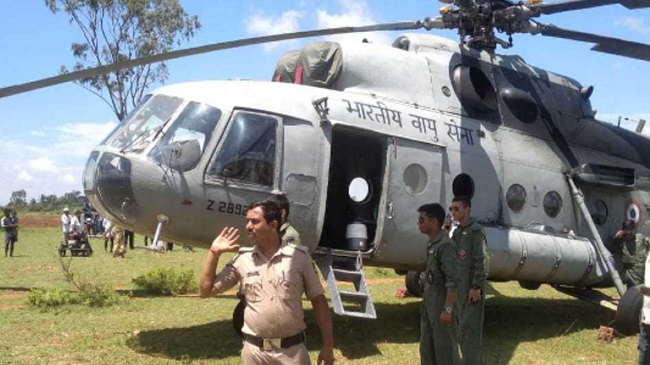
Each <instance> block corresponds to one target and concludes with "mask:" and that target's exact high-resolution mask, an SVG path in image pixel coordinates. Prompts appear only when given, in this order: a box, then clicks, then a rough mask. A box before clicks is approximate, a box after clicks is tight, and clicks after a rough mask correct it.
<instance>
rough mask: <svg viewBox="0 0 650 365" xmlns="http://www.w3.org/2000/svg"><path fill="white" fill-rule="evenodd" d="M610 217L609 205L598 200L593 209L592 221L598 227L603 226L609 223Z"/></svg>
mask: <svg viewBox="0 0 650 365" xmlns="http://www.w3.org/2000/svg"><path fill="white" fill-rule="evenodd" d="M608 216H609V209H608V208H607V204H606V203H605V202H604V201H602V200H601V199H598V200H596V201H595V202H594V204H593V206H592V209H591V219H592V220H593V221H594V223H596V224H597V225H599V226H602V225H603V224H605V222H607V217H608Z"/></svg>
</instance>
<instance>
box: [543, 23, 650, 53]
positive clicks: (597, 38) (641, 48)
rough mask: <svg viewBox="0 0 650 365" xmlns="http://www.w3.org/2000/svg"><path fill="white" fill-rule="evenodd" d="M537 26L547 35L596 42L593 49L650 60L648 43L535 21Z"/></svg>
mask: <svg viewBox="0 0 650 365" xmlns="http://www.w3.org/2000/svg"><path fill="white" fill-rule="evenodd" d="M537 26H538V27H539V29H540V30H539V33H540V34H542V35H545V36H548V37H556V38H564V39H571V40H574V41H582V42H589V43H596V45H595V46H593V47H592V48H591V49H592V50H593V51H598V52H603V53H610V54H615V55H619V56H623V57H630V58H636V59H637V60H643V61H650V45H648V44H644V43H637V42H631V41H626V40H624V39H619V38H611V37H605V36H601V35H597V34H592V33H584V32H577V31H574V30H568V29H563V28H559V27H556V26H554V25H552V24H548V25H543V24H539V23H537Z"/></svg>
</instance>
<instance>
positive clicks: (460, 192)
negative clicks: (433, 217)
mask: <svg viewBox="0 0 650 365" xmlns="http://www.w3.org/2000/svg"><path fill="white" fill-rule="evenodd" d="M451 190H452V191H453V193H454V196H466V197H468V198H470V199H471V198H472V197H474V180H472V177H471V176H469V175H467V174H460V175H458V176H456V177H455V178H454V181H453V182H452V183H451Z"/></svg>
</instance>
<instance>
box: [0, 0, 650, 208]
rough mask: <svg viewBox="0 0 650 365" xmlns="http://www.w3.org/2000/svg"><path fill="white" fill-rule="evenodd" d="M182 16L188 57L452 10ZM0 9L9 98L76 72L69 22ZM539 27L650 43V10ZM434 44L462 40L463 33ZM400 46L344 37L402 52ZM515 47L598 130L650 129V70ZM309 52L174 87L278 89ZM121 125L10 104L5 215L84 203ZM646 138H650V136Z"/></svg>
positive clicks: (249, 10) (211, 6)
mask: <svg viewBox="0 0 650 365" xmlns="http://www.w3.org/2000/svg"><path fill="white" fill-rule="evenodd" d="M547 2H553V1H552V0H547ZM181 4H182V5H183V7H184V8H185V10H186V11H187V12H188V13H189V14H191V15H198V17H199V20H200V21H201V23H202V28H201V30H200V31H199V32H198V34H197V35H196V36H195V37H194V38H192V40H191V41H189V42H184V43H183V44H182V46H183V47H194V46H200V45H204V44H209V43H214V42H221V41H227V40H233V39H238V38H246V37H252V36H259V35H266V34H272V33H284V32H292V31H300V30H311V29H318V28H326V27H338V26H349V25H357V26H359V25H369V24H376V23H384V22H395V21H406V20H421V19H424V18H425V17H428V16H431V17H433V16H437V15H438V9H439V8H440V7H441V6H442V5H444V4H442V3H437V2H435V1H432V0H401V1H399V2H397V1H389V0H375V1H372V2H371V1H366V0H356V1H355V0H320V1H311V0H276V1H265V0H229V1H226V0H194V1H190V0H181ZM0 5H1V6H2V9H3V14H4V15H5V16H3V20H2V22H0V54H1V55H2V56H1V57H0V86H2V87H4V86H10V85H14V84H19V83H24V82H27V81H32V80H36V79H40V78H45V77H50V76H55V75H56V74H57V73H58V70H59V69H60V67H61V66H62V65H66V66H68V67H70V66H72V65H73V64H74V58H73V56H72V52H71V51H70V45H71V44H72V43H73V42H79V41H81V39H82V36H81V33H80V31H79V29H78V28H77V27H76V26H75V25H74V24H70V23H69V22H68V18H67V16H66V15H65V14H64V13H57V14H53V13H51V12H50V10H49V9H48V8H47V7H46V6H45V3H44V1H43V0H23V1H13V0H0ZM8 15H9V16H8ZM539 21H540V22H542V23H552V24H555V25H557V26H560V27H563V28H570V29H574V30H579V31H586V32H593V33H597V34H601V35H607V36H612V37H617V38H622V39H627V40H633V41H636V42H640V43H650V10H636V11H630V10H628V9H626V8H625V7H623V6H619V5H611V6H606V7H601V8H596V9H589V10H583V11H575V12H568V13H563V14H555V15H549V16H544V17H542V18H540V19H539ZM422 32H425V31H422ZM431 33H432V34H435V35H439V36H445V37H448V38H452V39H457V36H456V33H455V31H452V30H444V31H441V30H435V31H431ZM398 34H399V33H395V32H388V33H372V34H363V35H350V36H344V37H345V38H347V39H349V38H352V39H358V40H361V39H362V38H364V37H365V38H368V39H369V40H371V41H373V42H375V43H385V44H390V43H391V41H392V39H394V38H395V37H396V36H397V35H398ZM340 39H341V37H340V36H339V37H338V38H334V40H340ZM330 40H331V39H330ZM513 40H514V47H513V48H512V49H510V50H505V51H504V50H500V51H499V53H505V54H518V55H520V56H522V57H523V58H524V59H526V60H527V62H529V63H530V64H533V65H535V66H537V67H540V68H543V69H546V70H549V71H552V72H555V73H559V74H562V75H566V76H570V77H572V78H574V79H575V80H577V81H578V82H580V83H581V84H583V85H593V86H594V87H595V91H594V93H593V96H592V97H591V101H592V106H593V107H594V108H595V109H597V110H598V113H597V115H596V117H597V118H598V119H600V120H604V121H608V122H611V123H617V121H618V119H619V117H622V118H627V119H629V121H625V119H623V122H622V125H623V126H625V127H628V128H632V129H633V128H634V127H635V126H636V120H638V119H640V118H644V119H646V120H650V92H648V85H650V63H648V62H643V61H638V60H632V59H627V58H623V57H619V56H614V55H608V54H602V53H598V52H594V51H591V50H590V48H591V47H592V45H591V44H589V43H581V42H573V41H568V40H561V39H553V38H547V37H542V36H539V35H538V36H530V35H514V36H513ZM308 41H310V40H304V41H287V42H283V43H274V44H268V45H260V46H251V47H245V48H239V49H236V50H227V51H221V52H214V53H210V54H205V55H198V56H192V57H187V58H183V59H180V60H173V61H169V62H168V63H167V65H168V67H169V71H170V77H169V79H168V80H167V81H166V84H171V83H178V82H185V81H196V80H205V79H232V78H242V79H260V80H268V79H270V77H271V75H272V73H273V70H274V67H275V62H276V60H277V58H278V57H279V56H280V55H282V53H284V52H286V51H287V50H290V49H296V48H299V47H301V45H303V44H305V43H307V42H308ZM156 86H158V85H153V86H152V89H153V88H155V87H156ZM117 122H118V121H117V119H116V117H115V116H114V114H113V113H112V111H111V109H110V107H109V106H108V105H107V104H105V102H104V101H102V100H101V99H100V98H98V97H97V96H95V95H93V94H91V93H90V92H88V91H86V90H85V89H83V88H81V87H80V86H78V85H76V84H74V83H67V84H62V85H59V86H54V87H50V88H47V89H41V90H36V91H32V92H29V93H25V94H21V95H14V96H10V97H7V98H2V99H0V205H2V204H6V203H7V202H8V201H9V198H10V197H11V193H12V192H13V191H17V190H20V189H25V191H26V192H27V197H28V199H31V198H35V199H37V200H38V199H39V197H40V195H41V194H45V195H48V194H57V195H62V194H63V193H65V192H69V191H72V190H79V191H82V190H83V187H82V185H81V175H82V171H83V168H84V165H85V163H86V159H87V158H88V155H89V154H90V151H91V150H92V148H93V147H94V146H95V145H97V144H98V143H99V142H100V141H101V140H102V139H103V138H104V137H105V136H106V135H107V134H108V133H109V132H110V131H111V130H112V128H113V127H114V126H115V125H116V123H117ZM646 129H647V130H646V132H647V133H648V134H650V125H648V128H646Z"/></svg>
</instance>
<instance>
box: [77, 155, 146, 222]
mask: <svg viewBox="0 0 650 365" xmlns="http://www.w3.org/2000/svg"><path fill="white" fill-rule="evenodd" d="M84 191H85V192H86V195H87V196H88V198H89V199H90V200H91V202H92V203H93V204H94V205H95V206H101V207H103V208H104V209H105V210H106V211H108V213H110V214H111V215H112V216H114V217H115V218H117V219H119V220H121V221H122V222H123V223H126V224H129V225H131V224H133V223H135V220H136V217H137V216H138V203H137V202H136V200H135V197H134V194H133V187H132V185H131V161H130V160H129V159H128V158H125V157H123V156H119V155H116V154H113V153H110V152H105V153H103V154H102V155H101V157H100V156H99V152H97V151H94V152H92V153H91V156H90V159H89V161H88V164H87V165H86V171H85V172H84Z"/></svg>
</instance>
